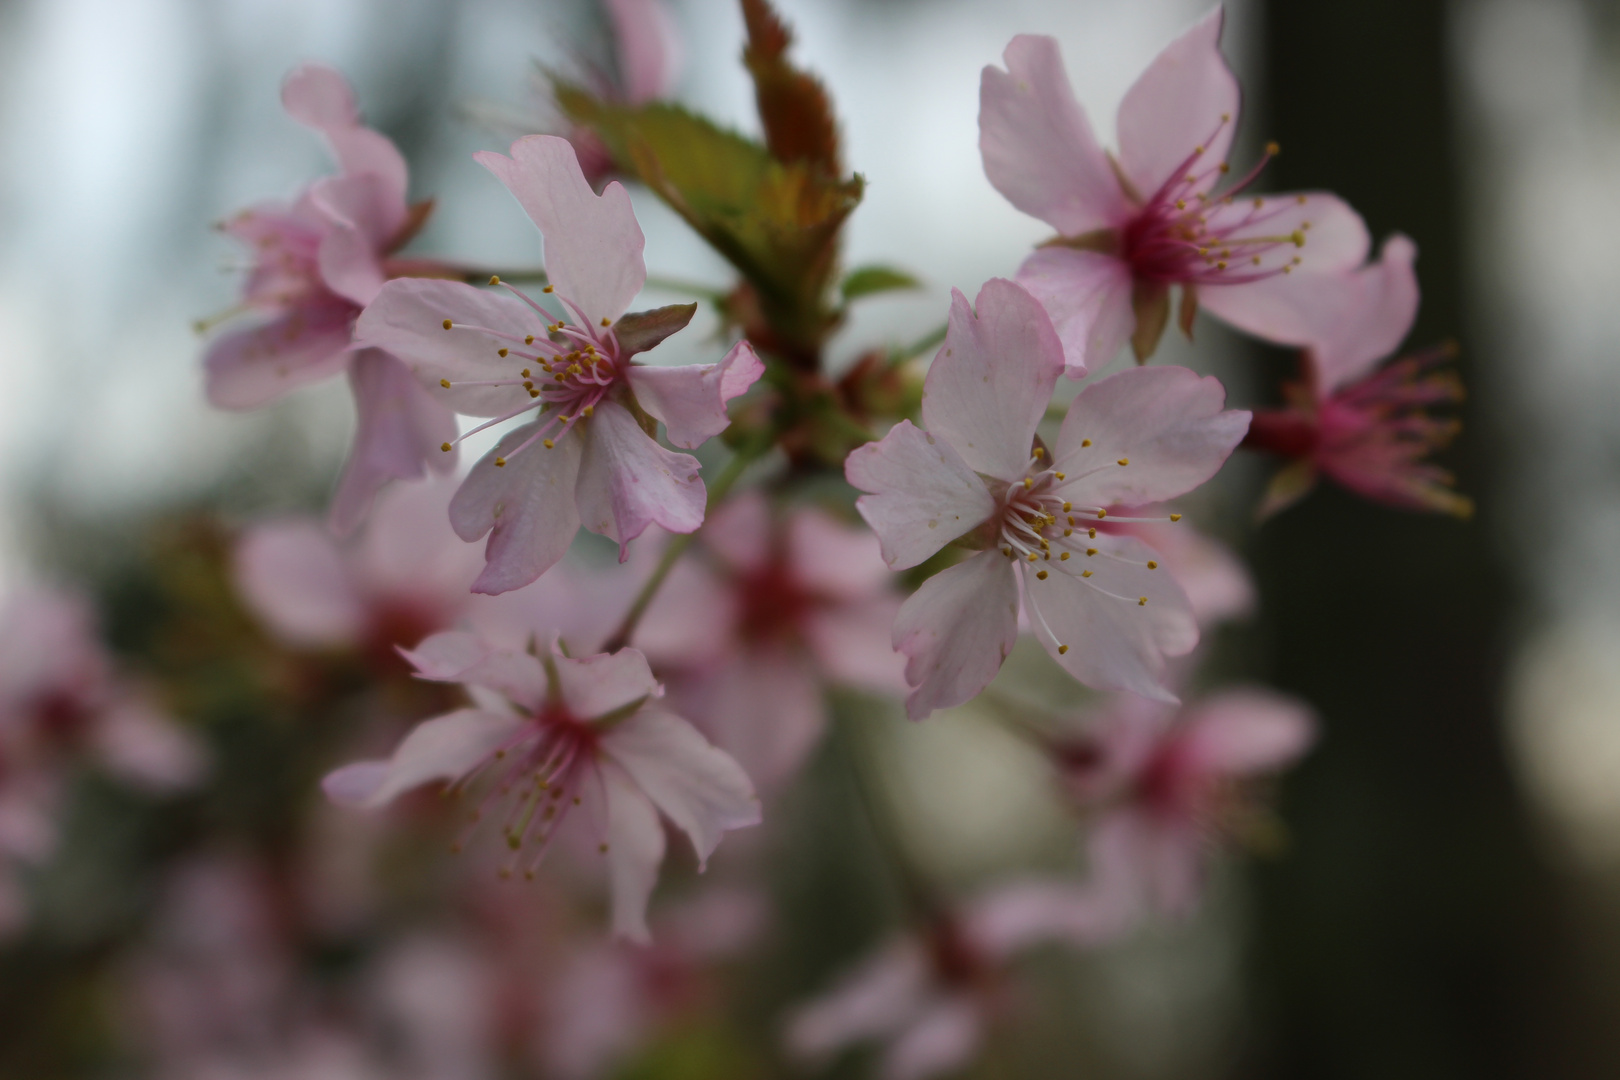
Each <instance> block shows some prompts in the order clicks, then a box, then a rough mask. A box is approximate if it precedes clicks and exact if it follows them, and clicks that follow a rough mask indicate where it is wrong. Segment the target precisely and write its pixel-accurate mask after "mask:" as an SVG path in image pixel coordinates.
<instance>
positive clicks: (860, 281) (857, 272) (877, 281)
mask: <svg viewBox="0 0 1620 1080" xmlns="http://www.w3.org/2000/svg"><path fill="white" fill-rule="evenodd" d="M920 288H922V282H920V281H918V280H917V279H916V278H914V277H912V276H911V275H910V274H908V273H906V272H905V271H904V270H896V269H894V268H893V267H888V266H861V267H857V268H856V269H854V270H851V271H850V272H849V273H848V274H846V275H844V280H843V282H842V283H841V284H840V285H839V286H838V291H839V292H840V293H841V294H843V297H844V299H845V301H849V300H859V299H860V298H861V297H863V296H871V295H873V294H874V293H882V292H893V291H894V290H895V289H920Z"/></svg>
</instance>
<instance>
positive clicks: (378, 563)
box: [351, 446, 528, 648]
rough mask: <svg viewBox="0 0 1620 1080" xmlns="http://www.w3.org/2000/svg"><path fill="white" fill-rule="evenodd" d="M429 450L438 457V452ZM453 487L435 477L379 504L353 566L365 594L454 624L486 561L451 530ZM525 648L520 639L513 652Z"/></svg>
mask: <svg viewBox="0 0 1620 1080" xmlns="http://www.w3.org/2000/svg"><path fill="white" fill-rule="evenodd" d="M433 450H434V452H435V453H438V447H436V446H435V447H434V448H433ZM440 456H441V457H448V456H449V455H448V454H443V455H440ZM457 486H458V485H457V482H456V480H455V479H454V478H453V477H435V478H432V479H430V480H428V481H426V482H425V483H419V484H399V485H396V486H394V487H391V488H389V489H388V490H387V491H385V492H384V493H383V494H382V495H381V496H380V497H379V498H378V499H377V504H376V507H375V508H374V509H373V511H372V515H371V526H370V527H369V528H368V529H366V531H365V534H364V536H362V537H361V539H360V542H359V545H358V546H357V548H356V549H355V552H354V557H353V562H352V563H351V566H352V567H353V568H354V571H355V573H356V575H357V576H358V578H359V580H360V581H361V582H363V583H364V585H365V588H366V590H367V591H368V592H369V593H371V594H372V595H374V596H380V597H383V598H384V599H385V602H394V603H400V602H403V603H404V604H406V606H408V607H411V608H413V609H423V610H426V611H429V612H432V611H443V612H446V613H447V614H448V615H450V616H451V617H452V618H453V617H454V613H456V612H458V611H459V610H460V609H461V608H463V607H465V606H466V605H467V602H468V601H470V600H472V599H473V597H472V594H471V593H469V592H468V586H469V585H471V584H472V581H473V579H474V578H476V577H477V576H478V571H479V570H480V569H481V568H482V567H483V563H484V559H483V555H482V553H481V552H480V551H479V550H478V548H477V547H475V546H474V545H472V544H468V543H466V542H465V541H463V540H462V539H461V538H460V537H459V536H457V535H456V534H455V532H454V531H453V530H451V528H450V515H449V511H450V499H451V497H452V496H453V495H454V494H455V490H456V487H457ZM496 643H497V644H506V643H505V642H496ZM527 644H528V641H527V638H524V640H523V641H521V642H519V643H516V647H518V648H523V647H526V646H527Z"/></svg>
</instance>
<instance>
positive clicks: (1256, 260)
mask: <svg viewBox="0 0 1620 1080" xmlns="http://www.w3.org/2000/svg"><path fill="white" fill-rule="evenodd" d="M1249 261H1250V262H1252V263H1254V265H1256V266H1259V265H1260V256H1258V255H1256V256H1255V257H1254V258H1253V259H1250V260H1249Z"/></svg>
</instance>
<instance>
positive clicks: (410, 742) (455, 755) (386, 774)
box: [321, 709, 522, 807]
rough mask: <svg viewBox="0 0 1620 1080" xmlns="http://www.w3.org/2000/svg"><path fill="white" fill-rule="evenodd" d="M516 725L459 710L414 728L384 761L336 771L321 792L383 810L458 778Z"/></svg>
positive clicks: (474, 711) (509, 719) (518, 723)
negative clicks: (424, 788)
mask: <svg viewBox="0 0 1620 1080" xmlns="http://www.w3.org/2000/svg"><path fill="white" fill-rule="evenodd" d="M521 724H522V721H520V720H518V719H517V718H515V717H512V716H502V715H499V714H497V713H489V712H484V711H482V710H480V709H459V710H457V711H456V712H453V713H450V714H448V715H446V716H440V717H437V718H435V719H433V720H427V721H424V722H422V723H420V724H418V725H416V727H415V728H413V729H412V730H411V733H410V734H409V735H407V736H405V740H404V741H403V742H401V743H400V744H399V747H398V748H397V749H396V750H395V751H394V756H393V757H391V758H390V759H388V761H387V762H357V763H355V764H354V765H349V766H346V767H344V768H342V769H338V770H337V771H336V772H333V773H331V774H329V775H328V776H327V777H326V779H325V780H323V781H322V782H321V787H322V788H323V789H324V790H325V791H326V794H327V797H328V798H330V799H331V800H332V801H333V802H336V803H341V804H344V805H351V806H364V807H375V806H382V805H383V804H384V803H387V802H389V801H391V800H392V799H394V798H395V797H396V796H398V795H401V794H403V793H404V792H407V791H410V790H411V789H412V788H417V787H421V786H422V785H423V784H426V783H431V782H432V781H435V780H446V781H455V780H459V779H461V777H463V776H465V775H467V773H469V772H471V771H472V770H473V769H474V768H476V767H477V766H478V765H479V764H480V763H481V762H482V761H483V760H484V759H485V758H487V757H489V755H491V754H493V753H494V752H495V751H496V750H498V749H499V748H500V746H501V744H502V743H504V742H506V740H507V739H509V738H511V737H512V735H513V733H514V732H516V731H517V729H518V728H519V727H520V726H521ZM379 765H381V766H383V767H382V768H379V767H378V766H379Z"/></svg>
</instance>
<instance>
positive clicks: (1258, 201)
mask: <svg viewBox="0 0 1620 1080" xmlns="http://www.w3.org/2000/svg"><path fill="white" fill-rule="evenodd" d="M1264 205H1266V200H1264V199H1256V200H1254V208H1255V209H1256V210H1258V209H1260V208H1261V207H1262V206H1264Z"/></svg>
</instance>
